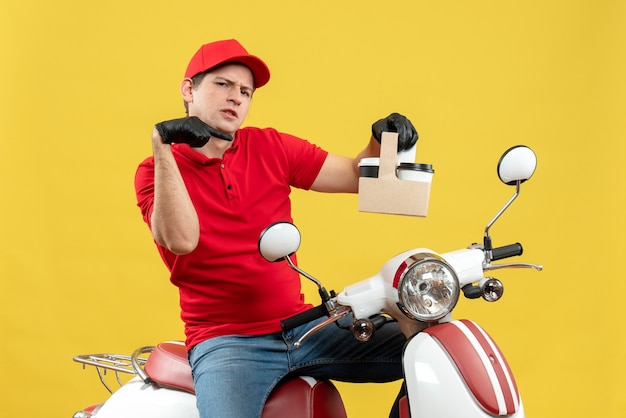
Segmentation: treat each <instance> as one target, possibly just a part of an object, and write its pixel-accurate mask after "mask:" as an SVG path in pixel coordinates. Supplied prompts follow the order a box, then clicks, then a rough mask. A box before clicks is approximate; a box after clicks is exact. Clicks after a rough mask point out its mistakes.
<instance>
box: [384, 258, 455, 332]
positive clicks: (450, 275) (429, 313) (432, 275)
mask: <svg viewBox="0 0 626 418" xmlns="http://www.w3.org/2000/svg"><path fill="white" fill-rule="evenodd" d="M396 278H397V282H396V283H397V289H398V299H399V303H398V305H399V307H400V309H401V310H402V312H403V313H404V314H405V315H406V316H408V317H409V318H412V319H417V320H418V321H424V322H434V321H437V320H439V319H441V318H443V317H444V316H446V315H447V314H448V313H449V312H450V311H452V309H454V306H455V305H456V302H457V301H458V300H459V292H460V286H459V280H458V278H457V276H456V273H455V272H454V269H453V268H452V267H451V266H450V265H449V264H448V263H447V262H446V261H445V260H444V259H443V258H441V257H439V256H437V255H435V254H429V253H419V254H414V255H412V256H411V257H409V258H407V259H406V260H405V261H404V263H402V265H401V266H400V268H399V269H398V271H397V272H396Z"/></svg>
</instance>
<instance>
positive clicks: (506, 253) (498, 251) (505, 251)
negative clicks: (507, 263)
mask: <svg viewBox="0 0 626 418" xmlns="http://www.w3.org/2000/svg"><path fill="white" fill-rule="evenodd" d="M523 252H524V249H523V248H522V244H520V243H519V242H516V243H515V244H509V245H505V246H504V247H497V248H494V249H493V250H491V259H492V260H502V259H504V258H509V257H515V256H516V255H522V253H523Z"/></svg>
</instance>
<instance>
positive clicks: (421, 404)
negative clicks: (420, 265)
mask: <svg viewBox="0 0 626 418" xmlns="http://www.w3.org/2000/svg"><path fill="white" fill-rule="evenodd" d="M464 322H465V321H453V322H452V323H447V324H441V325H437V326H434V327H431V328H428V329H427V330H425V331H423V332H421V333H419V334H417V335H415V336H414V337H413V338H412V339H411V340H410V341H409V342H408V343H407V346H406V348H405V354H404V368H405V378H406V382H407V388H408V393H409V404H410V409H411V415H412V416H413V417H416V418H417V417H442V418H443V417H446V418H451V417H468V418H471V417H491V416H498V415H499V416H509V417H516V418H519V417H523V416H524V411H523V406H522V403H521V399H520V397H519V392H518V391H517V388H516V387H515V385H514V381H513V383H512V384H511V382H510V381H506V378H504V380H502V381H501V380H498V377H497V374H498V373H494V372H493V370H488V369H491V366H489V365H486V364H485V363H484V362H483V360H485V359H487V360H486V361H487V362H491V360H490V359H491V358H493V359H494V360H495V361H498V362H500V363H504V364H505V360H504V359H503V357H502V355H501V353H499V350H498V356H499V357H500V358H499V359H497V358H496V357H497V356H496V355H495V353H493V350H492V349H491V348H489V349H485V348H484V346H483V345H481V344H477V343H476V341H474V340H476V339H477V338H475V337H471V336H470V337H468V336H467V335H466V334H465V333H464V332H463V331H461V330H460V328H463V327H467V325H466V324H465V323H464ZM467 322H469V321H467ZM471 324H473V323H471ZM471 324H470V325H471ZM473 325H475V324H473ZM476 326H477V325H476ZM474 331H475V332H477V333H480V335H481V336H482V333H481V331H478V330H477V329H475V330H474ZM470 334H471V332H470ZM472 335H473V334H472ZM485 335H486V333H485ZM481 338H489V337H488V336H487V337H481ZM489 340H490V338H489ZM483 342H484V341H483ZM494 345H495V343H494ZM487 346H489V344H487ZM496 349H497V347H496ZM481 359H482V360H481ZM496 368H497V367H496ZM506 369H507V370H508V366H506ZM509 374H510V372H509ZM510 380H511V381H512V375H511V376H510ZM507 391H508V392H509V395H508V401H507V400H506V399H507V395H503V393H502V392H507ZM509 401H510V402H509Z"/></svg>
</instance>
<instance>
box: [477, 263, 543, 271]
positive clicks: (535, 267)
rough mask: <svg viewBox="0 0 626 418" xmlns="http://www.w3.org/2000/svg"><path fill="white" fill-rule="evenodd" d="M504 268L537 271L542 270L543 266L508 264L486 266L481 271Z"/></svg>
mask: <svg viewBox="0 0 626 418" xmlns="http://www.w3.org/2000/svg"><path fill="white" fill-rule="evenodd" d="M505 268H513V269H524V268H526V269H535V270H538V271H541V270H543V266H542V265H541V264H527V263H508V264H487V265H486V266H484V267H483V271H490V270H499V269H505Z"/></svg>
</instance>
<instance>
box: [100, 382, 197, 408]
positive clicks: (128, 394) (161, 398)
mask: <svg viewBox="0 0 626 418" xmlns="http://www.w3.org/2000/svg"><path fill="white" fill-rule="evenodd" d="M199 416H200V415H199V413H198V409H197V407H196V398H195V396H194V395H192V394H190V393H187V392H182V391H178V390H171V389H165V388H159V387H156V386H155V385H150V384H146V383H144V382H143V381H142V380H141V379H139V378H135V379H132V380H130V381H129V382H128V383H127V384H125V385H124V386H122V387H121V388H120V389H118V390H117V391H116V392H115V393H113V395H111V397H110V398H109V399H108V400H107V401H106V402H105V403H104V405H102V408H101V409H100V410H99V411H98V413H97V414H96V415H95V418H131V417H132V418H199Z"/></svg>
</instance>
